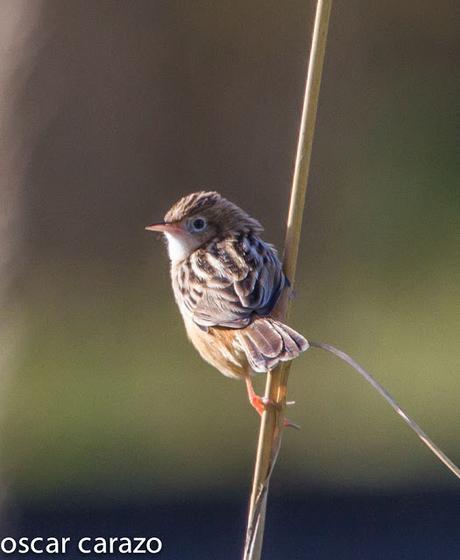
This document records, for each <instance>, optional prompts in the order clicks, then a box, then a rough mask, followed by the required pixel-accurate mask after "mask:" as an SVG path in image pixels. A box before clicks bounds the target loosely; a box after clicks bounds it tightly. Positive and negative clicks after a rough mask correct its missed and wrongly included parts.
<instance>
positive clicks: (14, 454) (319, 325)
mask: <svg viewBox="0 0 460 560" xmlns="http://www.w3.org/2000/svg"><path fill="white" fill-rule="evenodd" d="M313 13H314V4H313V2H309V1H305V0H293V1H290V2H285V3H282V2H275V1H272V0H268V1H265V2H261V1H253V2H249V3H248V2H242V1H240V0H237V1H232V2H228V1H222V2H213V1H211V0H203V1H196V2H180V1H175V0H170V1H168V2H162V1H159V0H158V1H154V0H149V1H142V0H137V1H136V2H117V1H115V0H100V1H98V2H88V1H83V0H81V1H80V0H78V1H77V0H65V1H61V0H44V1H40V2H39V1H38V0H37V1H36V2H27V1H25V0H15V1H12V0H11V1H9V2H3V3H2V4H1V5H0V21H1V26H0V47H1V49H0V67H1V71H0V111H1V123H2V124H1V126H2V136H1V140H0V153H1V158H2V167H1V171H0V180H1V185H0V197H1V200H0V202H1V206H2V208H1V213H0V229H1V231H2V234H1V243H0V257H1V258H0V273H1V283H0V298H1V299H0V306H1V310H2V322H1V327H0V329H1V330H0V336H1V346H2V348H1V352H0V359H1V360H2V361H1V366H2V377H1V380H2V388H1V389H2V390H1V405H2V414H1V421H2V425H1V437H2V442H1V470H2V473H1V475H2V496H3V527H2V533H3V534H10V535H11V534H26V535H34V534H41V535H57V534H65V535H71V536H78V535H80V534H93V533H95V534H98V533H99V534H104V535H112V536H121V535H123V534H138V535H139V534H140V535H149V534H153V535H157V536H160V537H161V538H162V539H163V541H164V551H163V553H162V554H161V557H164V558H168V559H169V558H170V559H178V558H180V559H182V558H183V559H195V558H217V559H223V560H226V559H230V558H232V559H233V558H238V557H239V554H240V550H241V543H242V534H243V529H244V523H245V515H246V501H247V493H248V491H249V487H250V482H251V476H252V463H253V457H254V453H255V446H256V439H257V431H258V419H257V416H256V415H255V413H254V412H253V410H252V409H251V408H250V406H249V405H248V403H247V400H246V396H245V389H244V386H243V385H242V384H241V383H237V382H234V381H231V380H228V379H226V378H224V377H222V376H221V375H220V374H218V373H217V372H216V371H214V370H212V368H211V367H210V366H208V365H206V364H204V363H203V362H202V361H201V360H200V358H199V357H198V355H197V354H196V353H195V351H194V350H193V348H192V347H191V345H190V344H188V342H187V341H186V337H185V333H184V330H183V327H182V324H181V321H180V320H179V314H178V311H177V309H176V307H175V304H174V302H173V299H172V295H171V292H170V284H169V276H168V262H167V258H166V252H165V248H164V246H163V244H162V243H161V242H158V241H157V240H156V238H155V236H152V235H149V234H148V233H147V232H145V231H144V229H143V228H144V226H145V225H147V224H148V223H151V222H152V221H155V220H157V219H160V218H161V217H162V216H163V214H164V212H165V211H166V209H167V208H168V207H169V206H170V205H171V204H172V203H173V202H174V201H175V200H176V199H177V198H178V197H180V196H181V195H183V194H185V193H188V192H191V191H194V190H198V189H202V188H212V189H217V190H219V191H220V192H221V193H222V194H223V195H225V196H227V197H228V198H230V199H231V200H233V201H235V202H236V203H238V204H240V205H241V206H242V207H244V208H245V209H247V210H248V211H249V212H250V213H251V214H253V215H254V216H256V217H257V218H259V219H260V220H261V221H262V222H263V223H264V224H265V227H266V238H267V239H268V240H270V241H272V242H274V243H276V244H277V245H280V244H281V243H282V239H283V228H284V221H285V216H286V210H287V205H288V196H289V189H290V181H291V176H292V168H293V160H294V154H295V148H296V141H297V130H298V122H299V116H300V108H301V102H302V95H303V88H304V81H305V73H306V61H307V55H308V45H309V41H310V34H311V29H312V20H313ZM455 16H457V17H455ZM458 16H459V13H458V7H457V6H456V3H454V2H450V1H448V0H445V1H444V0H441V1H440V2H436V3H434V2H423V1H422V2H417V1H415V0H410V1H408V2H399V1H395V0H390V1H387V2H377V1H375V0H374V1H371V2H363V1H358V0H352V1H351V2H336V3H335V5H334V6H333V11H332V20H331V28H330V35H329V43H328V52H327V57H326V64H325V70H324V77H323V85H322V91H321V101H320V107H319V114H318V121H317V132H316V138H315V146H314V152H313V159H312V169H311V178H310V186H309V191H308V196H307V207H306V214H305V220H304V229H303V237H302V247H301V253H300V263H299V264H300V266H299V273H298V277H297V279H296V292H297V297H296V300H295V305H294V310H293V313H292V320H291V321H292V324H293V326H295V327H296V328H298V329H299V330H300V331H302V332H303V333H304V334H305V335H306V336H307V337H311V338H312V339H316V340H323V341H326V342H331V343H334V344H336V345H338V346H339V347H340V348H343V349H345V350H347V351H348V352H349V353H351V354H352V355H353V356H354V357H355V358H356V359H358V361H360V362H361V363H362V364H363V365H365V366H367V367H368V368H369V369H370V370H371V371H372V372H373V373H374V374H375V375H376V376H377V378H378V379H379V380H380V381H381V382H383V384H384V385H386V386H387V387H388V388H389V389H390V391H391V392H392V393H393V394H394V396H395V397H396V398H397V399H398V401H399V402H400V403H401V404H402V405H403V406H404V407H405V408H406V409H407V411H408V412H409V413H410V414H411V415H413V416H414V417H415V418H416V419H417V420H418V421H419V422H420V423H421V425H422V426H423V427H424V429H425V430H426V431H427V432H428V433H429V434H430V435H431V436H432V437H433V439H434V440H435V441H437V442H438V443H439V444H440V445H441V446H442V447H443V448H444V449H445V450H446V451H447V453H448V454H449V455H451V456H452V458H453V459H454V460H456V461H457V462H459V461H460V440H459V430H460V428H459V420H460V408H459V401H460V378H459V375H458V373H459V372H458V363H459V351H458V338H459V335H460V325H459V311H460V309H459V301H460V299H459V297H460V274H459V273H460V259H459V251H458V248H459V225H460V219H459V211H460V192H459V179H460V158H459V154H458V146H459V140H460V139H459V125H460V122H459V114H460V111H459V109H460V107H459V102H458V99H459V84H460V64H459V60H460V41H459V38H458V21H459V20H458ZM258 386H259V389H260V390H262V387H263V379H260V380H259V381H258ZM290 396H291V397H292V398H293V399H295V400H296V401H297V405H296V406H295V407H293V408H292V409H291V410H290V416H291V417H292V419H293V420H295V421H297V422H299V423H300V424H301V425H302V431H301V432H299V433H297V432H292V433H287V434H286V437H285V441H284V447H283V450H282V454H281V457H280V459H279V465H278V468H277V471H276V473H275V476H274V481H273V487H272V495H271V498H270V504H269V517H268V522H267V545H266V555H265V558H267V559H268V560H275V559H281V558H286V559H292V560H294V559H300V558H315V559H316V558H321V559H323V558H324V559H329V558H343V559H347V558H350V559H351V558H366V559H377V558H385V559H389V558H390V559H391V558H394V559H402V558H404V559H417V560H418V559H425V558H426V559H428V558H452V559H453V558H458V557H459V556H460V535H459V532H458V526H459V522H460V507H459V506H460V490H459V486H458V481H456V480H455V479H454V478H453V477H452V475H450V473H448V472H447V471H446V469H444V468H443V467H442V466H441V465H440V464H439V463H438V462H437V461H436V460H435V458H434V457H433V456H432V455H431V454H430V453H429V452H428V451H427V450H426V449H425V448H424V447H423V446H422V445H421V444H420V442H419V441H418V440H417V438H416V437H415V435H414V434H413V433H412V432H410V431H409V430H408V428H407V427H406V426H405V425H404V424H403V423H402V422H401V420H400V419H399V418H397V417H396V416H395V415H394V414H393V413H392V412H391V410H390V409H389V407H388V406H387V405H386V404H385V403H384V402H383V401H382V400H381V399H380V398H379V397H378V396H376V394H374V393H373V391H372V389H371V388H370V387H369V386H367V385H366V384H365V383H364V382H363V381H362V380H361V379H360V378H359V377H358V376H357V375H356V374H355V373H354V372H353V371H352V370H351V369H347V368H346V366H344V365H342V364H341V363H339V362H337V361H335V360H334V358H332V357H329V356H328V355H326V354H324V355H322V354H321V353H318V351H316V350H314V351H311V352H309V353H307V354H305V355H304V356H303V357H302V358H301V359H299V360H298V361H297V362H296V363H295V365H294V367H293V368H292V375H291V379H290ZM69 557H70V556H69Z"/></svg>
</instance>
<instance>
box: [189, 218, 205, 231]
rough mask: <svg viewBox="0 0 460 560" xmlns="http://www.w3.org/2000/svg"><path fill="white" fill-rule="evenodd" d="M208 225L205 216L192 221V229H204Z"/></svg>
mask: <svg viewBox="0 0 460 560" xmlns="http://www.w3.org/2000/svg"><path fill="white" fill-rule="evenodd" d="M206 225H207V224H206V220H205V219H204V218H195V219H194V220H193V221H192V229H193V230H194V231H203V230H204V228H205V227H206Z"/></svg>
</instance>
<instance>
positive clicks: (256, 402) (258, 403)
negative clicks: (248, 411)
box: [245, 375, 300, 430]
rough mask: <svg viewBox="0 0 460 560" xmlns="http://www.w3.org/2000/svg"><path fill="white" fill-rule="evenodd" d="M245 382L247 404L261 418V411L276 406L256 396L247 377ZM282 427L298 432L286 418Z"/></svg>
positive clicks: (298, 428) (295, 426)
mask: <svg viewBox="0 0 460 560" xmlns="http://www.w3.org/2000/svg"><path fill="white" fill-rule="evenodd" d="M245 381H246V388H247V390H248V397H249V402H250V403H251V405H252V406H253V407H254V408H255V409H256V410H257V412H258V413H259V414H260V416H262V413H263V411H264V410H266V408H267V407H269V406H278V405H277V404H276V403H274V402H273V401H271V400H270V399H267V398H266V397H261V396H260V395H256V392H255V391H254V386H253V384H252V379H251V377H250V376H249V375H248V376H246V377H245ZM290 404H293V403H290ZM284 427H285V428H295V429H296V430H300V426H299V425H298V424H295V423H294V422H291V420H289V419H288V418H284Z"/></svg>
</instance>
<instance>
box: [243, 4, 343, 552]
mask: <svg viewBox="0 0 460 560" xmlns="http://www.w3.org/2000/svg"><path fill="white" fill-rule="evenodd" d="M331 4H332V0H318V1H317V6H316V15H315V22H314V27H313V37H312V43H311V50H310V58H309V64H308V73H307V83H306V87H305V96H304V102H303V109H302V117H301V124H300V132H299V139H298V144H297V155H296V161H295V168H294V176H293V181H292V189H291V200H290V205H289V214H288V219H287V226H286V236H285V243H284V254H283V266H284V271H285V274H286V276H287V277H288V278H289V280H290V281H291V284H293V283H294V279H295V273H296V268H297V257H298V253H299V244H300V234H301V229H302V218H303V212H304V206H305V195H306V191H307V183H308V174H309V170H310V159H311V152H312V145H313V136H314V131H315V123H316V113H317V107H318V98H319V91H320V86H321V76H322V70H323V62H324V53H325V50H326V41H327V32H328V27H329V16H330V12H331ZM286 292H287V291H286ZM289 302H290V299H289V294H288V293H284V294H283V296H282V297H281V298H280V302H279V303H278V306H277V309H276V315H277V317H278V318H281V319H283V320H285V319H286V318H287V315H288V311H289ZM289 369H290V362H287V363H283V364H281V365H280V366H278V367H277V368H276V369H274V370H273V371H272V372H269V373H268V374H267V382H266V387H265V397H266V398H267V399H270V401H272V402H274V403H275V405H276V406H273V407H269V408H267V410H266V411H265V412H264V413H263V414H262V417H261V423H260V432H259V442H258V447H257V455H256V463H255V468H254V477H253V485H252V493H251V499H250V504H249V515H248V523H247V527H246V539H245V547H244V556H243V558H244V560H260V558H261V555H262V545H263V535H264V528H265V513H266V506H267V496H268V488H269V481H270V476H271V473H272V471H273V468H274V466H275V462H276V458H277V456H278V452H279V449H280V446H281V437H282V432H283V428H284V408H285V406H286V393H287V381H288V376H289Z"/></svg>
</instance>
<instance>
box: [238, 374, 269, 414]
mask: <svg viewBox="0 0 460 560" xmlns="http://www.w3.org/2000/svg"><path fill="white" fill-rule="evenodd" d="M245 381H246V389H247V390H248V397H249V402H250V403H251V405H252V406H253V407H254V408H255V409H256V410H257V412H258V413H259V414H260V415H261V416H262V413H263V411H264V410H265V409H266V408H267V407H268V406H275V403H274V402H273V401H270V400H269V399H266V398H265V397H261V396H259V395H256V392H255V391H254V386H253V384H252V379H251V377H250V376H249V375H247V376H246V377H245Z"/></svg>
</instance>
